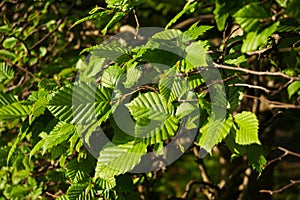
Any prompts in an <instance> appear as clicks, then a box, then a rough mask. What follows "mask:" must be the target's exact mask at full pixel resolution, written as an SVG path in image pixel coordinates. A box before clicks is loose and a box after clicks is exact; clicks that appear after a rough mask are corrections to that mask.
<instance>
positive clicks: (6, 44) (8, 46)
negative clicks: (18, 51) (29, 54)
mask: <svg viewBox="0 0 300 200" xmlns="http://www.w3.org/2000/svg"><path fill="white" fill-rule="evenodd" d="M16 42H17V38H14V37H9V38H6V39H5V40H4V41H3V47H4V48H6V49H11V48H13V47H14V46H15V44H16Z"/></svg>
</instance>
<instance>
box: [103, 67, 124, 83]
mask: <svg viewBox="0 0 300 200" xmlns="http://www.w3.org/2000/svg"><path fill="white" fill-rule="evenodd" d="M123 73H124V70H123V69H122V68H120V67H119V66H118V65H114V66H110V67H108V68H107V69H106V70H105V71H104V73H103V75H102V77H101V82H102V85H103V86H104V87H107V88H115V86H116V85H117V83H118V81H119V79H120V78H121V76H122V75H123Z"/></svg>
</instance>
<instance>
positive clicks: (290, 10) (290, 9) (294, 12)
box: [285, 0, 300, 23]
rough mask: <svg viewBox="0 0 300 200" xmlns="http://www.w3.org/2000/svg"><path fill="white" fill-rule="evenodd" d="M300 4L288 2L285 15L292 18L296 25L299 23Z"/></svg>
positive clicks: (293, 0) (295, 0)
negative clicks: (296, 22)
mask: <svg viewBox="0 0 300 200" xmlns="http://www.w3.org/2000/svg"><path fill="white" fill-rule="evenodd" d="M299 7H300V2H299V1H298V0H290V2H289V3H288V5H287V8H286V11H285V12H286V13H287V14H288V15H290V16H292V17H294V18H295V19H296V20H297V21H298V23H300V11H299V9H298V8H299Z"/></svg>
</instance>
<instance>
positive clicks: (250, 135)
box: [234, 111, 260, 145]
mask: <svg viewBox="0 0 300 200" xmlns="http://www.w3.org/2000/svg"><path fill="white" fill-rule="evenodd" d="M234 121H235V123H236V126H234V127H235V129H236V136H235V142H236V143H237V144H241V145H248V144H253V143H256V144H260V141H259V139H258V120H257V118H256V116H255V114H253V113H251V112H246V111H244V112H242V113H239V114H237V115H235V116H234Z"/></svg>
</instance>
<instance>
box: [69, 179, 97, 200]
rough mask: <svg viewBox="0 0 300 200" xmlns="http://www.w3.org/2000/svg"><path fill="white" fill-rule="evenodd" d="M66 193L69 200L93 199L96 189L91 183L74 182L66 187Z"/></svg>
mask: <svg viewBox="0 0 300 200" xmlns="http://www.w3.org/2000/svg"><path fill="white" fill-rule="evenodd" d="M67 195H68V199H69V200H78V199H95V196H96V190H95V189H94V188H93V184H92V183H89V182H83V183H76V184H73V185H71V186H70V187H69V188H68V191H67Z"/></svg>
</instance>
